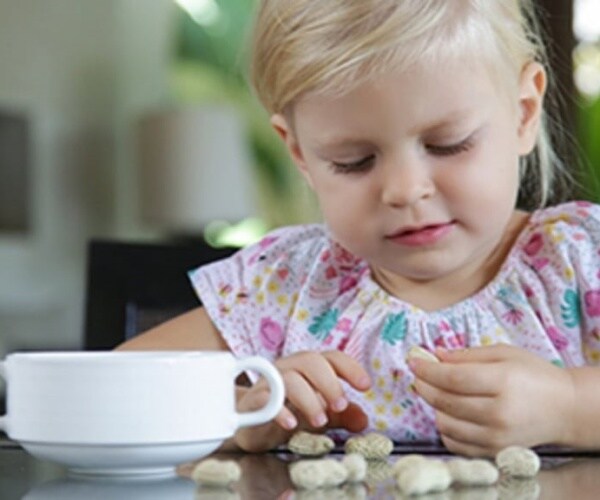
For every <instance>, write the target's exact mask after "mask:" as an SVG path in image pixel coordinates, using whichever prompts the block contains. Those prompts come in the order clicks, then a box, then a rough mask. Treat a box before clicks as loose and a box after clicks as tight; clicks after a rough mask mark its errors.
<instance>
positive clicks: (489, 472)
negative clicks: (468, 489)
mask: <svg viewBox="0 0 600 500" xmlns="http://www.w3.org/2000/svg"><path fill="white" fill-rule="evenodd" d="M446 465H447V467H448V470H449V471H450V475H451V476H452V482H453V483H458V484H462V485H464V486H490V485H492V484H495V483H496V481H498V477H499V475H500V474H499V472H498V469H496V467H495V466H494V464H492V463H491V462H488V461H487V460H469V459H466V458H455V459H452V460H449V461H448V462H447V464H446Z"/></svg>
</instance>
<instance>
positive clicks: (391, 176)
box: [381, 163, 436, 207]
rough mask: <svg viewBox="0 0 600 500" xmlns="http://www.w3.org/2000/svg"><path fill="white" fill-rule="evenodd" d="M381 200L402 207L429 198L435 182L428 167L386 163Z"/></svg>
mask: <svg viewBox="0 0 600 500" xmlns="http://www.w3.org/2000/svg"><path fill="white" fill-rule="evenodd" d="M383 171H384V175H383V179H382V189H381V200H382V202H383V203H384V204H386V205H390V206H395V207H402V206H406V205H413V204H414V203H416V202H418V201H420V200H423V199H426V198H430V197H431V196H433V194H434V193H435V191H436V189H435V183H434V181H433V179H432V178H431V174H430V172H429V168H428V167H426V166H423V165H418V164H409V165H406V164H405V165H399V164H398V163H396V164H394V165H388V166H386V167H384V169H383Z"/></svg>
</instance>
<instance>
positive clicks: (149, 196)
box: [137, 104, 256, 236]
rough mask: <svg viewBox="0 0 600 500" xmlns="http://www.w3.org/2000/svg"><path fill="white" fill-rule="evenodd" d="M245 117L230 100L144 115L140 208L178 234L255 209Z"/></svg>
mask: <svg viewBox="0 0 600 500" xmlns="http://www.w3.org/2000/svg"><path fill="white" fill-rule="evenodd" d="M247 141H248V139H247V136H246V131H245V128H244V125H243V123H242V119H241V117H240V115H239V113H238V112H237V110H236V109H235V108H232V107H230V106H227V105H221V104H219V105H202V106H194V107H188V108H182V109H171V110H161V111H157V112H153V113H150V114H146V115H144V116H143V117H142V118H141V119H140V121H139V123H138V127H137V153H138V173H139V176H138V178H139V186H140V211H141V218H142V220H143V221H144V222H145V223H148V224H150V225H151V226H153V227H156V228H160V229H163V230H166V231H168V232H169V233H171V234H174V235H183V236H194V235H201V234H202V232H203V231H204V229H205V228H206V226H207V225H208V224H209V223H211V222H214V221H227V222H239V221H241V220H243V219H246V218H248V217H251V216H253V215H255V214H256V207H255V203H254V186H253V182H252V178H251V164H250V158H251V157H250V151H249V148H248V143H247Z"/></svg>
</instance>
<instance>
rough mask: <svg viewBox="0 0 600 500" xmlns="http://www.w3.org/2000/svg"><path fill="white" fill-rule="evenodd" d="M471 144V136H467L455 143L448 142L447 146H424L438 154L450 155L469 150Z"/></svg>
mask: <svg viewBox="0 0 600 500" xmlns="http://www.w3.org/2000/svg"><path fill="white" fill-rule="evenodd" d="M472 146H473V141H472V140H471V138H470V137H469V138H467V139H465V140H464V141H460V142H457V143H456V144H450V145H448V146H433V145H429V146H426V148H427V150H428V151H430V152H431V153H433V154H436V155H438V156H452V155H457V154H460V153H464V152H466V151H469V149H471V147H472Z"/></svg>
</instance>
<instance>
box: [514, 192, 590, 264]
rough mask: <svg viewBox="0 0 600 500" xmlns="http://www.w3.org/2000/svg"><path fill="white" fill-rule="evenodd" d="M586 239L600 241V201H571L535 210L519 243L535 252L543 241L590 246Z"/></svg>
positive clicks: (556, 244) (555, 244)
mask: <svg viewBox="0 0 600 500" xmlns="http://www.w3.org/2000/svg"><path fill="white" fill-rule="evenodd" d="M585 241H587V242H591V243H595V242H600V205H596V204H594V203H591V202H588V201H571V202H568V203H562V204H560V205H555V206H552V207H547V208H542V209H539V210H536V211H535V212H533V213H532V214H531V217H530V218H529V222H528V223H527V225H526V227H525V229H524V230H523V231H522V233H521V237H520V238H519V240H518V242H517V244H520V246H521V247H522V249H523V250H524V251H525V253H527V254H532V253H535V251H536V249H537V248H538V247H540V246H541V245H542V243H543V244H544V245H545V246H546V247H571V246H578V247H579V248H580V249H583V248H587V246H586V245H585V244H583V243H584V242H585Z"/></svg>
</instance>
